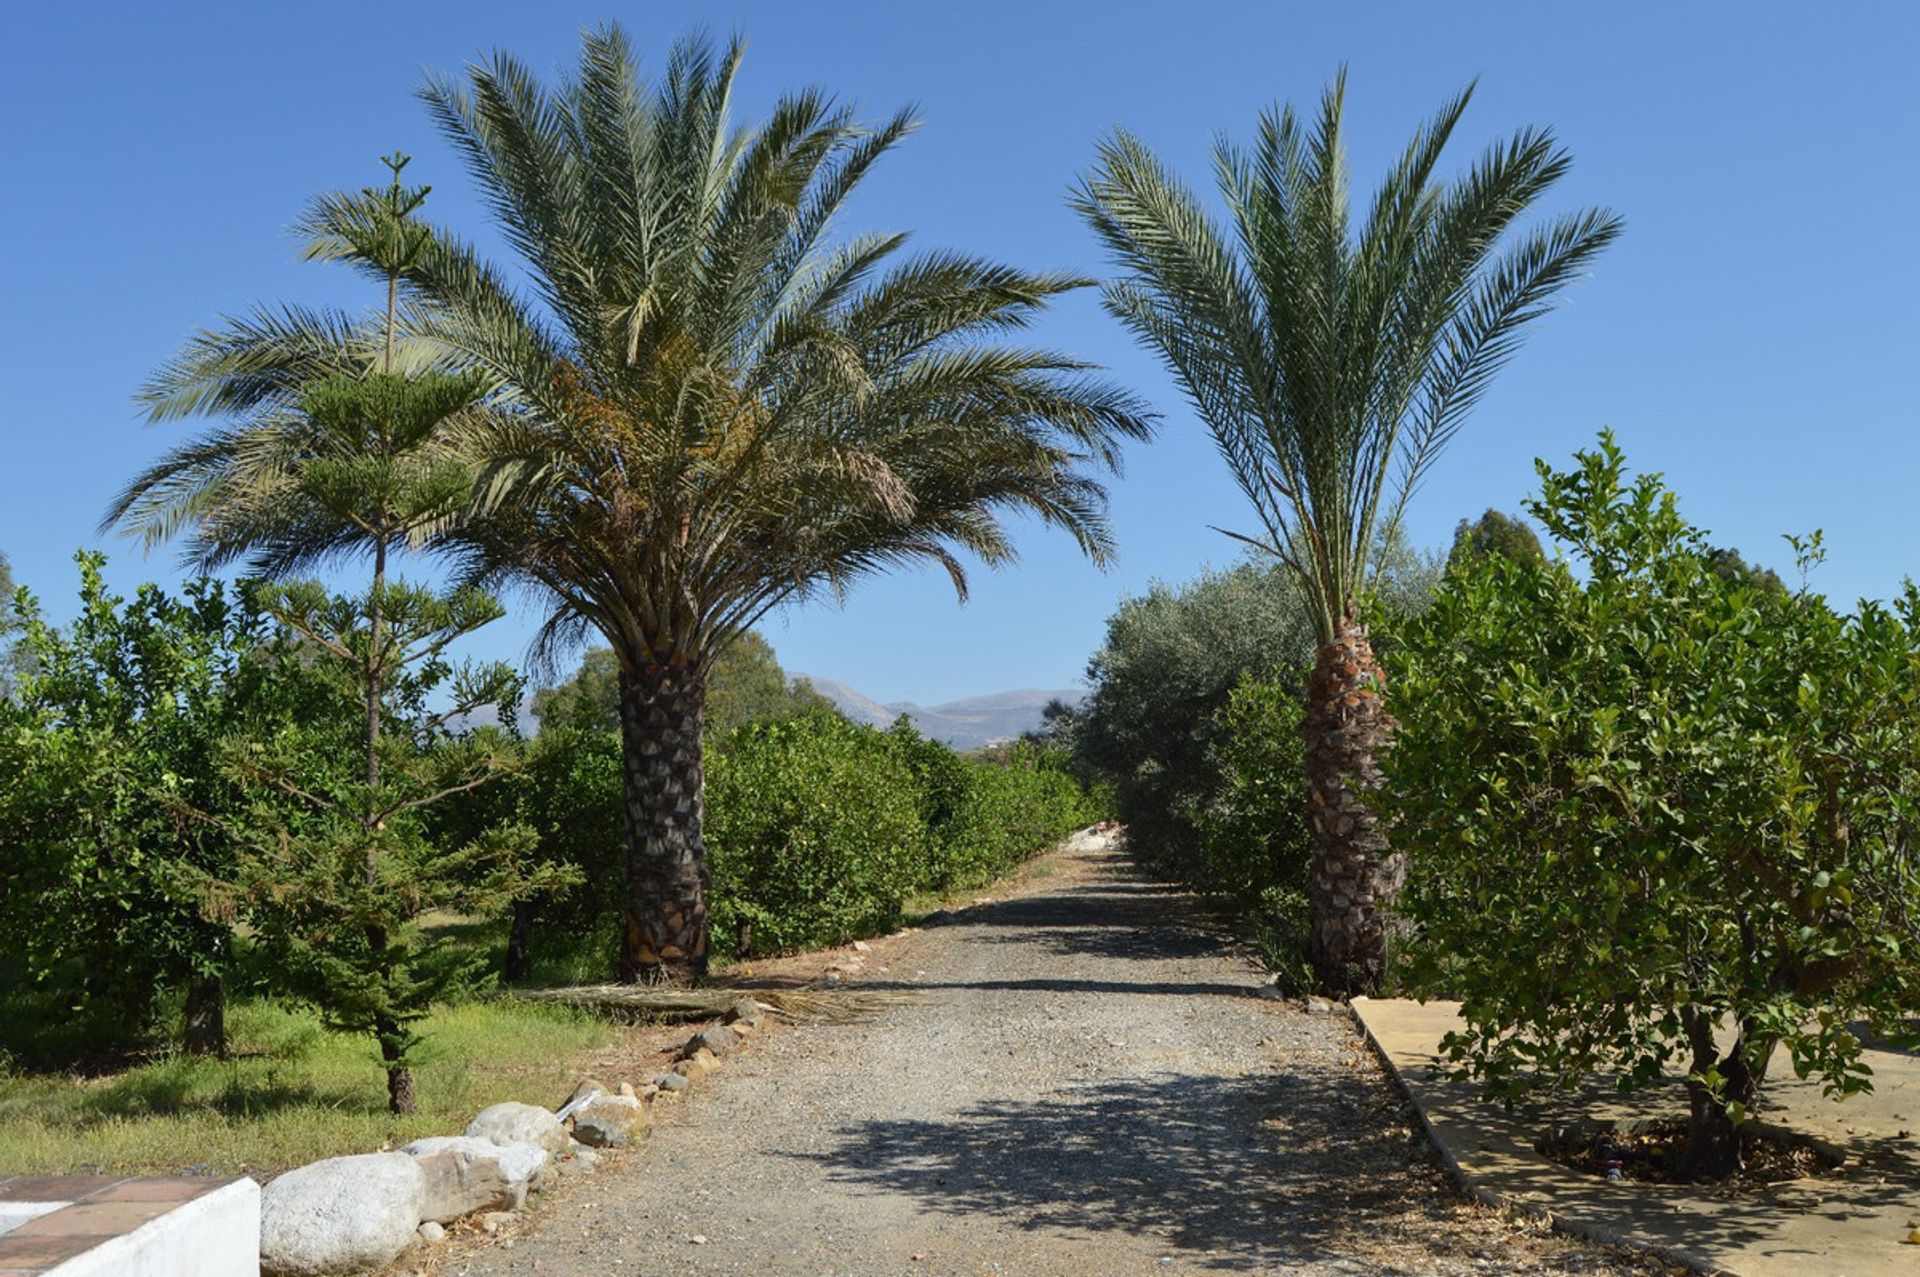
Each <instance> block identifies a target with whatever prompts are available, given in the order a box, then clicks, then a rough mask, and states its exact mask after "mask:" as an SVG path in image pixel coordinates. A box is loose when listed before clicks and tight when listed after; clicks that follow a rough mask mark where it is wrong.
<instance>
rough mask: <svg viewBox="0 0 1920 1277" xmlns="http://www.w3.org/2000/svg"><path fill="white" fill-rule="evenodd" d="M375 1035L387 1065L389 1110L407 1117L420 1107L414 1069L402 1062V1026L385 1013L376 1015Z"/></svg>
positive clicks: (398, 1115)
mask: <svg viewBox="0 0 1920 1277" xmlns="http://www.w3.org/2000/svg"><path fill="white" fill-rule="evenodd" d="M373 1032H374V1036H375V1037H377V1038H379V1039H380V1059H381V1061H382V1062H383V1063H385V1064H386V1066H387V1112H389V1113H391V1114H393V1115H394V1116H395V1117H406V1116H408V1115H409V1114H411V1113H414V1112H416V1111H417V1110H418V1109H419V1103H418V1102H417V1101H416V1100H415V1099H414V1095H413V1070H412V1069H411V1068H409V1067H408V1066H407V1065H405V1064H402V1063H400V1058H401V1052H402V1051H403V1050H404V1049H405V1048H404V1047H403V1046H402V1044H401V1034H400V1026H399V1024H397V1023H396V1022H395V1021H393V1020H392V1019H391V1018H389V1017H387V1016H384V1015H376V1016H375V1017H374V1027H373Z"/></svg>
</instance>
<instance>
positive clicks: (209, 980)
mask: <svg viewBox="0 0 1920 1277" xmlns="http://www.w3.org/2000/svg"><path fill="white" fill-rule="evenodd" d="M183 1036H184V1038H185V1040H186V1048H187V1054H189V1055H217V1056H219V1057H220V1058H221V1059H223V1060H224V1059H225V1058H226V1056H227V989H226V984H225V982H223V981H222V980H221V979H220V977H219V976H217V975H205V976H194V977H193V978H192V979H191V980H189V981H188V982H187V1013H186V1027H185V1033H184V1035H183Z"/></svg>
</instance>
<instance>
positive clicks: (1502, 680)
mask: <svg viewBox="0 0 1920 1277" xmlns="http://www.w3.org/2000/svg"><path fill="white" fill-rule="evenodd" d="M1624 470H1625V462H1624V458H1623V457H1622V455H1621V453H1620V451H1619V449H1618V448H1617V447H1616V446H1615V444H1614V442H1613V440H1612V438H1611V437H1610V436H1605V435H1603V436H1602V438H1601V442H1600V446H1599V447H1598V448H1597V449H1595V450H1593V451H1589V452H1583V453H1580V454H1578V456H1577V458H1576V462H1575V465H1574V467H1573V468H1572V469H1570V470H1566V471H1557V470H1554V469H1552V468H1550V467H1548V466H1547V465H1545V464H1544V463H1542V464H1541V465H1540V474H1541V483H1542V489H1541V495H1540V497H1539V499H1538V500H1537V501H1534V502H1531V503H1529V506H1528V510H1529V513H1530V514H1532V516H1533V517H1534V518H1535V519H1536V520H1538V521H1539V523H1540V524H1541V526H1543V527H1544V528H1546V530H1547V531H1548V533H1549V534H1550V535H1551V536H1552V537H1553V538H1554V539H1555V540H1556V541H1557V542H1559V543H1560V544H1561V545H1563V546H1564V547H1566V549H1567V550H1568V551H1569V553H1570V554H1571V556H1572V558H1573V560H1574V562H1575V563H1576V564H1577V565H1579V566H1580V567H1582V568H1584V579H1582V577H1581V576H1580V575H1579V574H1576V573H1575V572H1570V571H1567V570H1566V569H1565V568H1564V567H1563V566H1562V565H1560V564H1559V563H1545V562H1541V561H1539V560H1535V559H1530V558H1521V559H1514V558H1508V557H1505V556H1499V555H1493V556H1488V557H1486V558H1482V559H1469V560H1468V561H1466V562H1464V563H1460V564H1456V565H1455V567H1454V569H1453V570H1452V571H1450V572H1449V573H1448V574H1447V577H1446V580H1445V582H1444V584H1443V585H1442V587H1441V589H1440V591H1439V594H1438V596H1437V598H1436V600H1435V602H1434V605H1433V607H1432V608H1431V609H1430V610H1429V611H1428V612H1427V613H1426V614H1425V615H1424V616H1423V617H1422V618H1420V619H1419V620H1418V621H1417V622H1416V623H1415V624H1414V625H1413V626H1412V628H1411V631H1410V633H1409V635H1408V642H1407V644H1406V646H1405V647H1404V648H1402V649H1401V651H1400V653H1399V654H1398V655H1397V657H1396V658H1395V665H1396V670H1395V674H1396V679H1395V687H1396V692H1397V696H1398V701H1397V704H1398V707H1399V717H1400V730H1399V735H1398V738H1397V740H1396V743H1395V746H1394V749H1393V751H1392V753H1391V755H1390V756H1389V758H1388V761H1387V778H1388V782H1389V783H1388V786H1387V788H1386V789H1385V790H1384V791H1383V799H1384V801H1385V803H1386V806H1387V808H1388V810H1389V812H1390V813H1391V818H1392V820H1393V828H1394V831H1395V834H1394V836H1395V838H1396V839H1397V840H1399V842H1400V843H1401V845H1402V846H1404V847H1406V848H1407V849H1408V851H1409V852H1410V854H1411V857H1412V860H1411V863H1412V870H1411V878H1410V881H1409V885H1408V894H1407V896H1406V899H1405V909H1406V913H1407V916H1408V917H1409V918H1410V919H1411V920H1412V922H1413V923H1414V925H1415V927H1416V928H1417V935H1416V942H1415V943H1414V945H1413V946H1412V951H1413V953H1414V954H1415V955H1416V965H1415V967H1414V971H1413V975H1414V978H1415V981H1416V986H1417V987H1418V988H1421V989H1423V990H1425V991H1426V992H1429V993H1432V994H1436V995H1441V996H1450V997H1458V998H1460V999H1461V1015H1462V1016H1463V1017H1464V1019H1465V1020H1466V1028H1465V1029H1464V1030H1463V1031H1461V1032H1458V1033H1454V1034H1451V1035H1449V1036H1448V1038H1447V1040H1446V1042H1445V1043H1444V1046H1443V1051H1444V1054H1445V1057H1446V1058H1447V1059H1448V1060H1449V1061H1451V1062H1452V1063H1453V1064H1454V1065H1456V1066H1458V1067H1459V1068H1461V1069H1462V1070H1464V1071H1467V1072H1471V1073H1473V1074H1475V1075H1477V1076H1479V1077H1480V1078H1482V1079H1484V1080H1485V1081H1486V1083H1487V1084H1488V1085H1489V1086H1490V1087H1491V1088H1493V1089H1494V1090H1496V1091H1497V1092H1499V1093H1501V1094H1504V1095H1508V1096H1511V1095H1514V1094H1516V1093H1518V1092H1520V1091H1523V1090H1525V1089H1528V1088H1530V1087H1533V1086H1539V1085H1554V1084H1567V1083H1572V1082H1575V1081H1578V1080H1580V1079H1582V1078H1584V1077H1587V1076H1589V1075H1591V1074H1594V1073H1596V1072H1604V1073H1613V1074H1616V1075H1618V1076H1620V1077H1621V1078H1623V1079H1624V1080H1625V1081H1626V1082H1627V1083H1628V1084H1647V1083H1651V1082H1653V1081H1654V1080H1655V1079H1656V1078H1657V1077H1658V1076H1659V1075H1660V1073H1661V1072H1662V1070H1663V1068H1664V1067H1665V1066H1667V1065H1668V1064H1669V1063H1670V1062H1672V1061H1674V1060H1676V1059H1677V1060H1678V1061H1680V1062H1681V1064H1682V1066H1683V1072H1684V1073H1685V1075H1686V1078H1687V1084H1688V1087H1689V1089H1690V1093H1691V1098H1692V1126H1691V1130H1690V1134H1689V1137H1688V1140H1687V1145H1686V1148H1685V1150H1684V1152H1683V1154H1682V1167H1683V1173H1686V1174H1689V1175H1693V1176H1699V1177H1713V1176H1719V1175H1723V1174H1726V1173H1727V1172H1728V1171H1730V1170H1732V1169H1734V1168H1735V1167H1736V1166H1737V1165H1738V1158H1739V1153H1738V1142H1737V1139H1736V1138H1735V1130H1736V1127H1737V1125H1738V1124H1739V1123H1740V1122H1741V1121H1743V1120H1744V1119H1745V1117H1746V1116H1747V1114H1748V1113H1750V1111H1751V1109H1752V1106H1753V1103H1754V1101H1755V1099H1756V1097H1757V1095H1758V1094H1759V1092H1760V1088H1761V1084H1762V1081H1763V1079H1764V1077H1765V1075H1766V1071H1767V1067H1768V1064H1769V1061H1770V1059H1771V1057H1772V1056H1773V1055H1774V1053H1775V1052H1776V1050H1778V1051H1781V1052H1784V1053H1785V1054H1786V1056H1787V1057H1788V1059H1789V1060H1790V1062H1791V1064H1792V1067H1793V1069H1794V1071H1795V1072H1796V1073H1797V1074H1799V1075H1801V1076H1809V1075H1810V1076H1813V1077H1817V1078H1819V1079H1820V1080H1821V1081H1822V1083H1823V1084H1824V1085H1825V1086H1826V1088H1827V1089H1828V1090H1829V1091H1830V1092H1832V1093H1836V1094H1846V1093H1848V1092H1851V1091H1855V1090H1859V1089H1863V1088H1865V1087H1867V1086H1868V1085H1870V1082H1871V1079H1870V1077H1869V1073H1868V1069H1867V1066H1866V1064H1865V1062H1864V1061H1863V1059H1862V1050H1863V1041H1862V1039H1861V1037H1860V1036H1859V1035H1858V1033H1857V1032H1856V1028H1855V1027H1853V1026H1856V1025H1857V1023H1858V1022H1860V1021H1863V1020H1864V1021H1865V1022H1866V1023H1867V1024H1868V1025H1869V1026H1870V1027H1871V1028H1872V1029H1873V1030H1874V1031H1876V1032H1880V1033H1883V1034H1887V1035H1890V1036H1891V1037H1893V1038H1895V1039H1899V1038H1901V1037H1903V1036H1904V1035H1905V1031H1906V1027H1907V1026H1906V1024H1905V1017H1906V1016H1907V1015H1908V1014H1909V1013H1910V1011H1911V1008H1912V1007H1913V1005H1914V997H1915V994H1916V993H1917V992H1920V913H1916V902H1920V856H1916V848H1920V809H1916V807H1915V805H1914V802H1913V800H1912V797H1911V795H1913V794H1914V793H1916V792H1920V590H1916V589H1915V587H1914V586H1913V585H1912V584H1909V585H1908V586H1907V588H1906V590H1905V591H1904V593H1903V594H1902V595H1901V596H1900V597H1899V598H1898V599H1896V600H1895V601H1894V602H1893V604H1892V605H1890V606H1886V605H1881V604H1878V603H1862V604H1861V605H1860V606H1859V607H1858V608H1857V609H1856V610H1855V611H1853V612H1851V613H1848V614H1841V613H1838V612H1836V611H1835V610H1834V609H1833V608H1832V607H1830V606H1829V605H1828V603H1827V602H1826V600H1825V599H1823V598H1822V597H1820V596H1819V595H1817V594H1814V593H1811V592H1809V591H1804V590H1803V591H1801V592H1799V593H1794V594H1789V593H1787V592H1786V591H1784V590H1780V589H1773V588H1768V587H1767V586H1766V585H1765V584H1764V583H1762V582H1760V581H1757V580H1755V579H1754V578H1753V577H1752V576H1751V575H1749V574H1745V573H1729V572H1725V571H1723V570H1722V565H1721V563H1720V562H1719V561H1718V559H1717V554H1716V551H1714V550H1713V548H1712V547H1711V546H1709V545H1708V543H1707V542H1706V540H1705V538H1704V537H1703V536H1702V535H1701V534H1700V532H1699V531H1698V530H1697V529H1695V528H1693V527H1692V526H1690V525H1689V524H1688V523H1687V522H1686V521H1685V519H1684V518H1683V517H1682V516H1681V514H1680V511H1679V507H1678V505H1677V503H1676V501H1675V499H1674V496H1673V494H1672V493H1671V492H1670V491H1668V490H1667V489H1666V488H1665V487H1664V486H1663V485H1662V484H1661V482H1660V481H1659V477H1658V476H1657V475H1644V476H1641V477H1640V478H1638V479H1637V480H1635V481H1633V482H1631V483H1629V482H1628V481H1627V480H1626V478H1625V476H1624ZM1799 545H1800V548H1801V551H1802V557H1803V562H1804V563H1808V564H1810V563H1812V562H1813V561H1816V560H1817V553H1818V538H1817V536H1816V537H1813V538H1809V539H1807V540H1805V541H1802V542H1800V543H1799ZM1716 1029H1718V1030H1720V1031H1722V1032H1723V1033H1724V1037H1723V1038H1722V1039H1721V1040H1720V1041H1718V1042H1717V1041H1716Z"/></svg>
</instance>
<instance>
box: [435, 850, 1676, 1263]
mask: <svg viewBox="0 0 1920 1277" xmlns="http://www.w3.org/2000/svg"><path fill="white" fill-rule="evenodd" d="M1000 891H1001V895H1000V898H998V899H995V900H992V901H989V902H985V903H981V904H978V905H976V906H975V907H973V908H970V909H967V910H965V911H963V912H961V913H959V914H958V915H956V916H955V917H954V919H953V921H952V922H951V923H949V924H948V925H942V926H937V927H927V928H924V929H921V930H918V931H915V932H912V933H910V934H907V935H904V936H901V937H898V938H894V939H890V940H885V941H880V942H876V943H875V944H874V946H873V949H872V952H870V953H867V954H865V955H863V956H862V959H861V960H862V961H863V962H864V968H863V970H862V971H861V972H860V973H859V974H858V975H856V976H850V977H849V982H850V983H855V982H857V983H863V984H873V985H879V986H882V987H885V986H888V985H898V986H900V987H909V988H917V989H921V990H924V991H925V996H924V997H923V998H920V999H917V1000H915V1001H914V1002H912V1003H911V1004H909V1005H904V1006H899V1007H892V1008H889V1009H888V1010H886V1011H885V1012H884V1013H883V1014H882V1015H880V1016H879V1017H877V1018H876V1019H874V1020H873V1021H871V1022H869V1023H865V1024H859V1025H853V1026H838V1027H826V1026H815V1027H796V1028H785V1029H776V1030H772V1031H770V1032H767V1033H764V1034H762V1035H761V1036H759V1037H756V1038H754V1039H753V1040H751V1041H750V1042H748V1043H747V1044H746V1046H744V1047H743V1048H742V1049H741V1050H740V1051H739V1052H738V1053H737V1054H735V1055H733V1056H732V1057H730V1058H729V1060H728V1062H727V1064H726V1067H725V1068H724V1069H723V1070H722V1071H721V1072H720V1073H719V1074H717V1075H716V1076H714V1077H713V1078H711V1079H709V1080H708V1081H707V1082H705V1083H703V1084H702V1085H701V1086H700V1087H699V1088H697V1090H696V1092H695V1094H694V1096H693V1098H692V1099H690V1100H688V1101H686V1102H684V1103H682V1104H679V1105H662V1106H660V1108H659V1118H658V1120H657V1123H656V1127H655V1130H654V1132H653V1134H652V1136H651V1137H650V1138H649V1139H648V1141H647V1142H646V1144H645V1145H644V1146H643V1147H641V1148H639V1149H636V1150H634V1151H633V1152H631V1153H629V1154H627V1155H625V1156H624V1157H623V1158H622V1159H621V1160H620V1161H619V1162H617V1163H615V1164H613V1165H611V1166H608V1167H605V1168H603V1169H602V1170H601V1171H599V1172H597V1173H595V1174H593V1175H591V1176H579V1177H575V1178H571V1179H569V1180H568V1181H567V1182H566V1183H564V1184H563V1185H562V1186H561V1187H560V1188H558V1189H557V1190H555V1191H554V1192H553V1193H551V1194H549V1195H548V1196H549V1201H548V1203H547V1205H546V1206H545V1207H543V1209H542V1210H541V1211H540V1212H539V1214H538V1215H537V1216H535V1217H534V1218H533V1219H531V1220H529V1221H527V1222H526V1223H525V1224H522V1225H519V1226H517V1229H516V1235H514V1236H512V1237H511V1238H510V1239H508V1240H505V1241H502V1240H497V1239H496V1240H491V1241H489V1242H487V1243H486V1244H485V1245H483V1246H474V1245H465V1246H455V1247H453V1248H451V1249H449V1250H447V1251H445V1252H442V1253H441V1254H439V1255H436V1257H435V1258H436V1260H437V1262H435V1263H434V1264H433V1270H434V1271H435V1272H436V1273H443V1274H444V1273H470V1274H476V1275H477V1274H492V1273H499V1274H506V1273H513V1274H529V1273H536V1272H537V1273H541V1274H562V1275H568V1277H570V1275H572V1274H587V1273H594V1274H598V1273H623V1272H624V1273H647V1274H653V1273H675V1274H708V1273H769V1274H789V1273H797V1274H822V1275H825V1274H848V1275H851V1277H870V1275H872V1274H925V1275H927V1277H934V1275H946V1274H968V1275H972V1274H1008V1275H1025V1274H1033V1275H1035V1277H1067V1275H1072V1277H1097V1275H1103V1274H1131V1273H1143V1274H1144V1273H1155V1274H1161V1273H1300V1274H1316V1275H1317V1274H1334V1273H1340V1274H1347V1273H1405V1274H1416V1273H1418V1274H1429V1273H1431V1274H1455V1273H1476V1274H1478V1273H1489V1272H1494V1273H1513V1272H1519V1273H1659V1272H1667V1271H1670V1270H1668V1269H1667V1268H1665V1267H1664V1266H1663V1265H1660V1264H1658V1263H1656V1262H1654V1261H1652V1260H1650V1259H1646V1258H1644V1257H1639V1256H1635V1255H1632V1254H1630V1253H1627V1252H1622V1251H1618V1250H1613V1249H1609V1248H1604V1247H1597V1246H1591V1245H1585V1244H1581V1243H1577V1242H1574V1241H1572V1240H1569V1239H1567V1238H1564V1237H1561V1236H1558V1235H1556V1234H1551V1233H1548V1232H1545V1231H1544V1230H1543V1229H1542V1228H1541V1226H1540V1225H1539V1224H1537V1223H1534V1222H1532V1221H1529V1220H1523V1219H1520V1218H1515V1217H1510V1216H1506V1215H1502V1214H1500V1213H1497V1212H1493V1211H1489V1210H1486V1209H1483V1208H1480V1207H1478V1206H1474V1205H1471V1204H1469V1203H1468V1202H1466V1201H1465V1200H1463V1199H1462V1198H1460V1197H1459V1196H1458V1195H1457V1194H1455V1193H1453V1192H1452V1191H1450V1190H1449V1189H1448V1187H1447V1186H1446V1182H1445V1179H1444V1177H1443V1176H1442V1175H1441V1173H1440V1172H1439V1170H1438V1168H1437V1165H1436V1163H1435V1162H1434V1160H1433V1157H1432V1154H1431V1152H1430V1150H1429V1149H1428V1147H1427V1145H1426V1142H1425V1140H1424V1139H1423V1138H1421V1137H1419V1136H1417V1135H1416V1133H1415V1130H1414V1127H1413V1125H1412V1122H1413V1118H1412V1114H1411V1112H1410V1110H1409V1109H1408V1108H1407V1107H1406V1105H1405V1104H1404V1103H1403V1102H1402V1101H1401V1099H1400V1097H1399V1095H1398V1093H1397V1092H1396V1091H1395V1090H1394V1089H1393V1088H1392V1086H1391V1084H1390V1083H1389V1082H1388V1081H1387V1080H1386V1078H1385V1076H1384V1074H1383V1073H1382V1071H1381V1069H1380V1068H1379V1066H1378V1064H1377V1063H1376V1061H1375V1060H1374V1059H1373V1057H1372V1056H1371V1054H1370V1053H1368V1051H1367V1050H1366V1048H1365V1047H1364V1046H1363V1045H1362V1044H1361V1042H1360V1041H1359V1039H1358V1037H1357V1036H1356V1035H1355V1033H1354V1030H1353V1027H1352V1025H1351V1024H1350V1023H1349V1022H1348V1020H1347V1018H1346V1017H1345V1015H1344V1013H1341V1012H1336V1013H1332V1014H1327V1013H1317V1014H1316V1013H1313V1012H1310V1011H1308V1010H1306V1009H1305V1008H1303V1007H1302V1006H1300V1005H1299V1004H1290V1003H1281V1002H1275V1001H1269V1000H1267V999H1264V998H1262V997H1260V996H1258V992H1257V991H1258V990H1259V988H1260V983H1261V982H1260V979H1259V976H1258V974H1257V972H1256V971H1255V970H1254V969H1253V968H1252V967H1251V966H1250V965H1249V964H1248V963H1247V962H1245V961H1244V960H1243V959H1241V958H1239V957H1236V956H1235V955H1234V954H1233V953H1232V952H1231V950H1230V949H1229V948H1228V947H1227V945H1226V944H1225V942H1224V941H1223V939H1222V938H1221V937H1220V935H1219V934H1217V933H1216V932H1215V931H1213V930H1212V929H1211V928H1209V927H1208V926H1207V925H1206V923H1205V922H1204V921H1203V920H1202V919H1201V918H1200V917H1199V915H1198V914H1197V913H1196V912H1195V911H1194V910H1193V909H1192V907H1191V902H1190V901H1189V900H1188V899H1186V898H1185V897H1183V896H1181V895H1180V894H1179V893H1177V892H1175V891H1173V890H1170V889H1168V888H1165V887H1162V886H1159V885H1156V884H1153V883H1149V882H1146V881H1143V880H1141V879H1140V878H1139V877H1138V876H1136V875H1135V874H1134V873H1133V872H1132V871H1131V870H1130V869H1129V868H1128V866H1127V864H1126V862H1125V861H1124V860H1123V859H1122V858H1121V857H1120V856H1119V855H1118V854H1117V853H1115V852H1114V851H1113V850H1112V849H1111V848H1110V847H1109V846H1108V845H1107V844H1106V843H1105V842H1104V841H1101V840H1098V839H1085V840H1082V841H1080V842H1078V843H1076V844H1073V845H1071V846H1070V848H1069V849H1068V850H1067V851H1064V852H1062V853H1058V854H1056V855H1054V856H1052V857H1050V858H1048V859H1047V860H1044V861H1041V862H1038V863H1037V865H1036V869H1035V872H1033V873H1032V874H1030V875H1028V877H1027V879H1026V880H1025V881H1024V882H1023V883H1022V885H1020V886H1019V887H1017V888H1011V889H1009V888H1005V887H1003V888H1001V889H1000Z"/></svg>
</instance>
